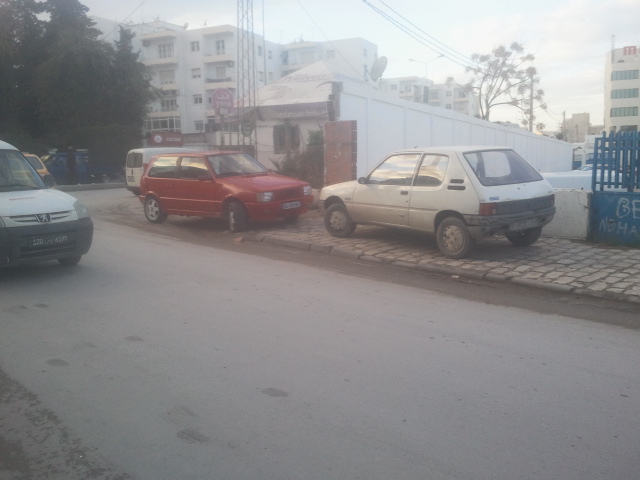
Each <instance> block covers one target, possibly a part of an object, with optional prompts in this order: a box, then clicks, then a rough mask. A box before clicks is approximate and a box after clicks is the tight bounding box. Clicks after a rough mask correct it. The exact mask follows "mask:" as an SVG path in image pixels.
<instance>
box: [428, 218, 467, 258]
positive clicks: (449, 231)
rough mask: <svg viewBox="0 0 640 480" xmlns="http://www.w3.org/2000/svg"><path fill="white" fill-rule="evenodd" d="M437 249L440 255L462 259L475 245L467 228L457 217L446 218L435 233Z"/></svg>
mask: <svg viewBox="0 0 640 480" xmlns="http://www.w3.org/2000/svg"><path fill="white" fill-rule="evenodd" d="M436 238H437V241H438V248H439V249H440V251H441V252H442V254H443V255H444V256H446V257H449V258H463V257H465V256H466V255H467V254H468V253H469V252H470V251H471V250H472V249H473V246H474V244H475V242H474V240H473V238H472V237H471V234H470V233H469V230H468V229H467V226H466V225H465V224H464V222H463V221H462V220H461V219H459V218H457V217H447V218H445V219H444V220H442V222H440V225H438V231H437V232H436Z"/></svg>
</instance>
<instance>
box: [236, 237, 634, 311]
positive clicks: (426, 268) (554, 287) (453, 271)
mask: <svg viewBox="0 0 640 480" xmlns="http://www.w3.org/2000/svg"><path fill="white" fill-rule="evenodd" d="M243 238H244V239H245V240H248V241H253V242H258V243H259V242H264V243H269V244H271V245H280V246H284V247H293V248H298V249H300V250H311V251H316V252H321V253H328V254H331V255H338V256H340V257H347V258H353V259H357V260H363V261H367V262H372V263H389V264H390V265H394V266H396V267H401V268H408V269H413V270H420V271H423V272H428V273H434V274H438V275H446V276H450V277H462V278H470V279H474V280H487V281H491V282H496V283H513V284H516V285H522V286H525V287H532V288H537V289H541V290H548V291H551V292H555V293H564V294H574V295H581V296H587V297H593V298H600V299H607V300H620V301H624V302H629V303H637V304H640V296H636V295H624V294H621V293H615V292H607V291H606V290H589V289H587V288H578V287H572V286H570V285H562V284H558V283H546V282H540V281H538V280H534V279H530V278H523V277H513V276H507V275H499V274H495V273H491V272H488V273H485V272H480V271H478V270H471V269H465V268H458V267H444V266H442V265H430V264H428V263H423V264H415V263H410V262H404V261H402V260H396V261H390V262H385V261H384V260H382V259H380V258H377V257H373V256H371V255H365V254H364V252H362V251H361V250H352V249H347V248H343V247H334V246H331V245H326V244H325V245H319V244H313V243H308V242H305V241H303V240H295V239H290V238H283V237H279V236H273V235H246V236H244V237H243Z"/></svg>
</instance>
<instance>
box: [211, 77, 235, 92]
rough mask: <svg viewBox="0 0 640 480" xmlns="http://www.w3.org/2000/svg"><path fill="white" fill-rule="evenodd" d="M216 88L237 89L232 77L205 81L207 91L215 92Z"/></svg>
mask: <svg viewBox="0 0 640 480" xmlns="http://www.w3.org/2000/svg"><path fill="white" fill-rule="evenodd" d="M216 88H236V82H235V80H233V78H231V77H226V78H206V79H205V80H204V89H205V90H215V89H216Z"/></svg>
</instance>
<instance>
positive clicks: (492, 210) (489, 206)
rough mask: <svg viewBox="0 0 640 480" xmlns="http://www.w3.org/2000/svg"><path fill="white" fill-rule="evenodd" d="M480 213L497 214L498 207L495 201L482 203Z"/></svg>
mask: <svg viewBox="0 0 640 480" xmlns="http://www.w3.org/2000/svg"><path fill="white" fill-rule="evenodd" d="M478 213H479V215H496V214H497V213H498V209H497V206H496V204H495V203H481V204H480V209H479V212H478Z"/></svg>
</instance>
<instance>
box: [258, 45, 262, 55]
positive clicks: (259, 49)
mask: <svg viewBox="0 0 640 480" xmlns="http://www.w3.org/2000/svg"><path fill="white" fill-rule="evenodd" d="M258 56H259V57H261V56H262V47H261V46H260V45H258Z"/></svg>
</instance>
